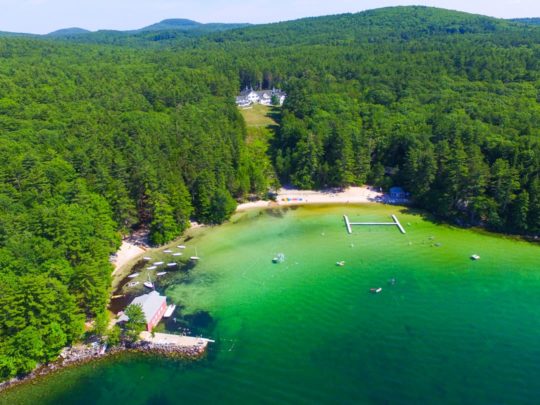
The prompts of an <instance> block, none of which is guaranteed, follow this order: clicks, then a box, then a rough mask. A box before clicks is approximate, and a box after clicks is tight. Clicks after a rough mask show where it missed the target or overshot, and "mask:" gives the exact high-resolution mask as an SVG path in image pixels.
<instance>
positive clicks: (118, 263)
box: [111, 240, 145, 276]
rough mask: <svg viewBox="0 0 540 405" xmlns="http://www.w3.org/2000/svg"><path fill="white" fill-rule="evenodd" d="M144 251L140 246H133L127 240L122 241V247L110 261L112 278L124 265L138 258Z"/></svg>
mask: <svg viewBox="0 0 540 405" xmlns="http://www.w3.org/2000/svg"><path fill="white" fill-rule="evenodd" d="M144 251H145V250H144V249H143V248H142V247H140V246H137V245H135V244H134V243H132V242H128V241H127V240H124V241H122V246H120V249H119V250H118V251H117V252H116V254H115V256H114V259H113V260H112V261H111V262H112V264H113V265H114V271H113V273H112V275H113V276H114V275H115V274H116V272H117V271H118V270H120V269H121V268H122V267H123V266H124V265H125V264H126V263H128V262H129V261H131V260H132V259H134V258H135V257H137V256H140V255H141V254H142V253H144Z"/></svg>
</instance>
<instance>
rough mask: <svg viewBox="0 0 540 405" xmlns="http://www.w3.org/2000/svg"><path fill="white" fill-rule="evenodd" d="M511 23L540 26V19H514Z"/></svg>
mask: <svg viewBox="0 0 540 405" xmlns="http://www.w3.org/2000/svg"><path fill="white" fill-rule="evenodd" d="M510 21H513V22H518V23H523V24H530V25H540V17H530V18H512V19H510Z"/></svg>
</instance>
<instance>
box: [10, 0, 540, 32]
mask: <svg viewBox="0 0 540 405" xmlns="http://www.w3.org/2000/svg"><path fill="white" fill-rule="evenodd" d="M410 4H420V5H429V6H435V7H442V8H448V9H453V10H462V11H467V12H472V13H478V14H484V15H489V16H493V17H502V18H510V17H540V0H415V1H408V0H397V1H396V0H311V1H308V0H0V31H16V32H30V33H38V34H43V33H47V32H50V31H54V30H56V29H59V28H66V27H82V28H86V29H89V30H97V29H103V28H110V29H120V30H125V29H135V28H141V27H143V26H146V25H149V24H152V23H154V22H158V21H160V20H163V19H165V18H189V19H192V20H196V21H200V22H250V23H265V22H274V21H283V20H291V19H296V18H301V17H309V16H318V15H327V14H337V13H345V12H358V11H362V10H368V9H372V8H378V7H386V6H395V5H410Z"/></svg>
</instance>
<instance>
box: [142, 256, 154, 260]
mask: <svg viewBox="0 0 540 405" xmlns="http://www.w3.org/2000/svg"><path fill="white" fill-rule="evenodd" d="M143 260H146V261H149V260H152V258H151V257H149V256H144V257H143Z"/></svg>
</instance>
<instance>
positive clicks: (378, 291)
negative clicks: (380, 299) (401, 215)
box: [369, 287, 382, 294]
mask: <svg viewBox="0 0 540 405" xmlns="http://www.w3.org/2000/svg"><path fill="white" fill-rule="evenodd" d="M381 291H382V288H381V287H377V288H370V289H369V292H370V293H372V294H378V293H380V292H381Z"/></svg>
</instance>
